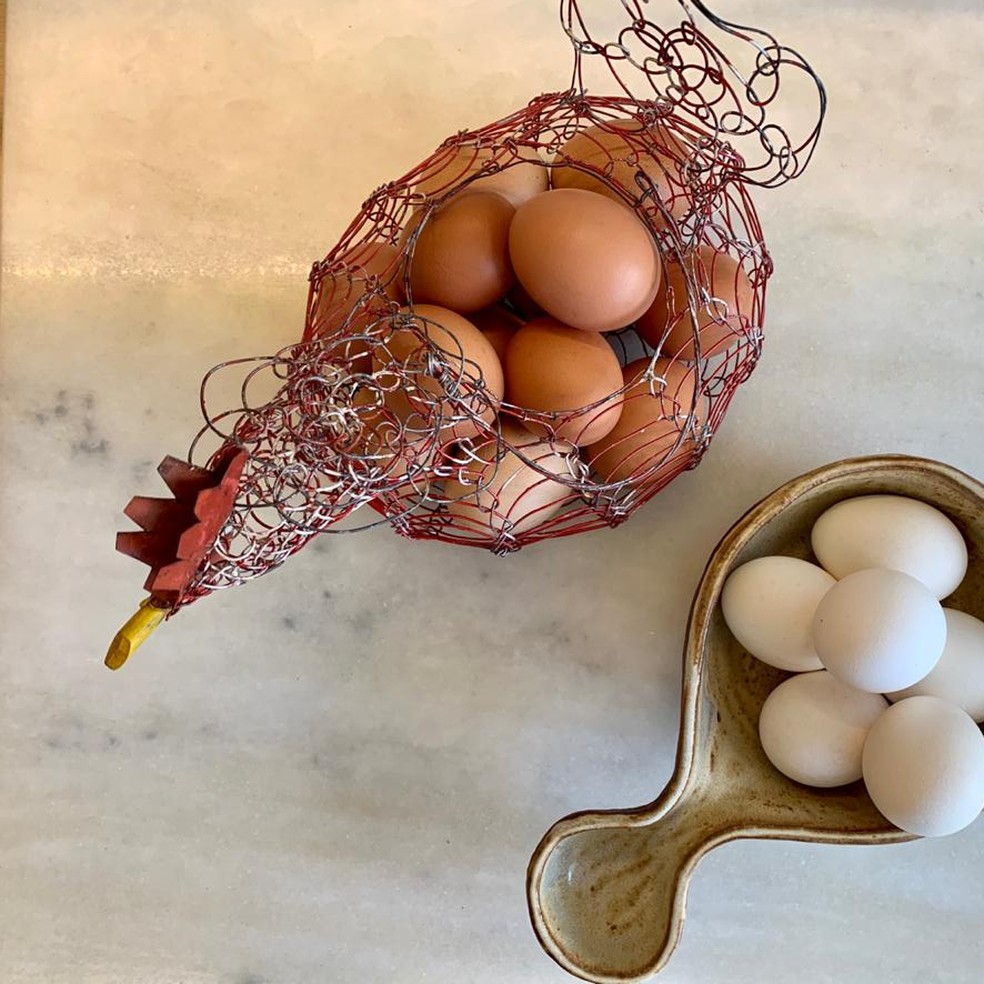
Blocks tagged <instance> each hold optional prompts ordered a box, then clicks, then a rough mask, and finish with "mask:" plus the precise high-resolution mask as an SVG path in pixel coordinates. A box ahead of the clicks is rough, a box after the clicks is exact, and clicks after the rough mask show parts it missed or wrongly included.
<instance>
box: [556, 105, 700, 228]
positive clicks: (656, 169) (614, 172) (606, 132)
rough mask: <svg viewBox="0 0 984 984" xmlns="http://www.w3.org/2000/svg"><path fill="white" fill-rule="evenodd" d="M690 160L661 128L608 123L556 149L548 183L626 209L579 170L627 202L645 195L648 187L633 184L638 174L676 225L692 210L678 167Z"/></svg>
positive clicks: (658, 125)
mask: <svg viewBox="0 0 984 984" xmlns="http://www.w3.org/2000/svg"><path fill="white" fill-rule="evenodd" d="M689 157H690V150H689V148H688V147H687V146H686V144H684V143H683V141H681V140H680V139H679V138H678V137H677V136H675V135H674V134H673V132H672V131H671V130H670V129H669V128H668V127H667V126H666V125H665V124H662V123H654V124H652V125H650V126H648V127H647V126H645V125H643V124H642V123H641V122H639V121H638V120H629V119H622V120H607V121H605V123H603V124H598V125H596V126H589V127H587V128H586V129H584V130H582V131H581V132H580V133H577V134H575V135H574V136H573V137H571V139H570V140H568V141H567V142H566V143H565V144H564V145H563V146H562V147H561V148H560V151H559V152H558V153H557V156H556V157H554V159H553V162H552V164H553V167H552V168H551V179H550V180H551V184H552V185H553V187H554V188H579V189H582V190H584V191H590V192H594V193H595V194H598V195H605V196H606V197H608V198H611V199H614V200H615V201H617V202H619V203H624V202H625V201H626V199H625V197H623V195H622V194H620V193H619V191H617V190H615V189H614V188H613V187H612V186H611V185H610V184H608V182H606V180H605V178H604V177H601V176H599V175H597V174H593V173H591V172H589V171H586V170H582V169H581V168H579V167H578V166H577V165H579V164H580V165H586V166H588V167H591V168H595V169H597V170H598V171H600V172H604V174H605V176H606V177H609V178H611V179H612V180H613V181H614V182H616V184H618V185H619V186H620V187H621V188H622V189H624V193H625V194H626V195H627V196H628V199H629V200H630V201H633V200H638V199H640V198H641V197H642V196H643V195H647V196H648V195H649V188H648V186H647V185H641V184H640V183H639V180H638V178H637V175H639V174H640V173H641V174H642V175H644V176H645V177H647V178H648V179H649V180H650V181H651V182H652V186H653V190H654V193H655V196H656V198H657V199H658V201H659V202H660V203H662V205H663V206H664V207H665V208H666V209H667V210H668V211H669V213H670V215H672V216H673V217H674V218H675V219H678V220H679V219H682V218H684V216H686V215H687V214H688V213H689V212H690V210H691V208H692V202H691V199H690V196H689V195H688V192H687V187H686V185H685V184H684V182H683V181H682V180H681V177H680V163H679V162H683V161H686V160H687V159H688V158H689Z"/></svg>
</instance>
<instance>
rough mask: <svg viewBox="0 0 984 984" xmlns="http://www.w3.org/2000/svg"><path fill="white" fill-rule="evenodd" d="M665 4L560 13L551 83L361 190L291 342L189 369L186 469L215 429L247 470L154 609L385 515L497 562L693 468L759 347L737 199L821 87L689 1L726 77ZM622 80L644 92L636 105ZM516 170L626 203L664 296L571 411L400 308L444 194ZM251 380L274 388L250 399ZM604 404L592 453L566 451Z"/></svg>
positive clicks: (617, 510) (787, 174) (519, 299)
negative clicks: (198, 394) (733, 48)
mask: <svg viewBox="0 0 984 984" xmlns="http://www.w3.org/2000/svg"><path fill="white" fill-rule="evenodd" d="M681 4H682V5H683V6H684V10H685V13H686V16H685V19H684V20H683V22H682V23H681V24H680V25H677V26H674V27H673V28H671V29H669V30H664V29H662V28H659V27H658V26H657V25H655V24H654V23H652V22H650V21H648V20H647V19H646V18H645V17H644V16H643V12H642V4H641V3H633V2H623V7H624V8H625V10H626V12H627V14H628V15H629V23H628V24H627V25H626V27H625V29H624V30H623V31H622V32H621V33H620V35H619V37H618V38H617V39H616V40H615V41H611V42H601V41H597V40H595V39H594V38H593V37H592V36H591V34H590V32H589V30H588V27H587V26H586V23H585V20H584V18H583V16H582V13H581V10H580V7H581V6H582V4H579V3H577V2H576V0H565V2H562V3H561V23H562V26H563V27H564V30H565V31H566V33H567V34H568V37H569V38H570V40H571V42H572V44H573V46H574V50H575V63H574V73H573V77H572V82H571V85H570V87H569V88H568V89H566V90H564V91H562V92H556V93H550V94H546V95H541V96H538V97H537V98H535V99H533V100H532V101H531V102H530V103H529V104H528V105H527V106H525V107H523V108H522V109H521V110H519V111H518V112H515V113H513V114H511V115H510V116H507V117H505V118H504V119H501V120H498V121H496V122H494V123H490V124H489V125H488V126H485V127H483V128H481V129H479V130H475V131H468V132H460V133H458V134H455V135H454V136H453V137H451V138H449V139H448V140H446V141H445V142H444V143H443V144H442V145H441V146H440V147H439V148H438V149H437V151H435V153H434V154H432V155H431V156H430V157H428V158H427V159H426V160H424V161H423V162H421V163H420V164H419V165H418V166H417V167H415V168H414V169H413V170H412V171H410V172H408V173H407V174H405V175H403V176H402V177H400V178H397V179H396V180H394V181H391V182H389V183H388V184H386V185H384V186H383V187H381V188H379V189H377V190H376V191H375V192H374V193H373V194H372V195H371V196H370V197H369V198H368V200H367V201H366V202H365V204H364V205H363V206H362V208H361V210H360V211H359V214H358V215H357V216H356V218H355V219H354V221H353V222H352V223H351V225H350V226H349V227H348V229H347V230H346V231H345V232H344V234H343V235H342V237H341V238H340V240H339V241H338V243H337V244H336V245H335V246H334V247H333V248H332V249H331V251H330V252H329V253H328V255H327V256H326V257H325V258H324V259H323V260H322V261H320V262H318V263H315V264H314V267H313V269H312V271H311V276H310V291H309V299H308V305H307V315H306V322H305V327H304V333H303V336H302V338H301V340H300V342H299V343H297V344H295V345H292V346H290V347H288V348H287V349H285V350H283V351H282V352H280V353H278V354H277V355H275V356H272V357H264V358H257V359H244V360H238V361H236V362H233V363H224V364H222V365H220V366H217V367H216V368H215V369H213V370H212V371H211V372H210V373H209V374H208V375H207V376H206V377H205V380H204V381H203V384H202V410H203V413H204V416H205V419H206V421H207V423H206V426H205V427H204V428H203V431H202V432H201V433H200V434H199V436H198V438H196V441H195V444H194V445H193V447H192V455H191V456H190V457H194V454H195V451H196V448H197V447H198V445H199V441H200V440H201V438H203V437H204V436H206V435H208V434H212V435H218V436H219V437H220V438H221V447H220V449H219V451H218V452H216V454H218V455H227V454H228V453H229V451H228V449H229V448H233V447H234V448H238V449H242V450H244V451H245V452H246V453H247V458H246V461H245V464H244V467H243V470H242V475H241V478H240V484H239V489H238V493H237V495H236V500H235V503H234V505H233V508H232V511H231V514H230V516H229V518H228V520H227V521H226V523H225V525H224V526H223V528H222V530H221V531H220V532H219V534H218V536H217V538H216V541H215V544H214V547H213V549H212V551H211V553H210V555H209V556H208V558H207V559H206V560H205V561H204V562H203V563H202V564H201V566H200V568H199V569H198V571H197V572H196V573H195V575H194V577H193V578H191V579H190V581H189V583H188V585H187V587H186V590H185V591H184V592H183V593H182V595H181V597H180V598H179V599H178V601H177V603H176V604H175V606H174V607H175V608H177V607H180V606H181V605H183V604H187V603H188V602H190V601H192V600H194V599H195V598H197V597H200V596H202V595H205V594H207V593H209V592H211V591H212V590H215V589H217V588H222V587H227V586H231V585H235V584H239V583H241V582H243V581H246V580H248V579H251V578H253V577H256V576H259V575H262V574H264V573H266V572H267V571H269V570H271V569H272V568H274V567H276V566H278V565H279V564H281V563H282V562H283V561H284V560H285V559H286V558H287V557H289V556H290V555H291V554H293V553H294V552H296V551H297V550H299V549H300V548H301V547H302V546H303V545H304V544H305V543H306V542H307V541H308V540H309V539H311V537H313V536H315V535H317V534H319V533H322V532H327V531H341V530H343V529H344V531H346V532H349V531H351V530H352V529H353V528H365V527H366V526H370V525H375V524H377V523H380V522H386V523H389V524H390V525H392V526H393V527H394V529H396V530H397V531H398V532H399V533H401V534H403V535H405V536H408V537H411V538H428V539H439V540H444V541H447V542H451V543H458V544H463V545H470V546H481V547H484V548H488V549H491V550H493V551H495V552H497V553H506V552H510V551H513V550H516V549H518V548H520V547H521V546H523V545H525V544H529V543H534V542H537V541H540V540H544V539H548V538H552V537H556V536H564V535H569V534H573V533H579V532H583V531H585V530H591V529H596V528H598V527H602V526H615V525H617V524H618V523H620V522H622V521H624V520H625V519H626V518H627V517H628V516H629V515H631V514H632V513H633V512H634V511H635V510H636V509H637V508H639V507H640V506H641V505H642V504H643V503H644V502H646V501H647V500H648V499H650V498H651V497H652V496H653V495H655V494H656V493H657V492H658V491H659V490H660V489H662V488H663V487H665V486H666V484H667V483H668V482H670V481H672V479H673V478H674V477H676V476H677V475H678V474H680V473H681V472H682V471H684V470H686V469H689V468H693V467H694V466H696V465H697V463H698V462H699V461H700V459H701V457H702V455H703V454H704V452H705V451H706V449H707V446H708V444H709V442H710V440H711V437H712V436H713V434H714V432H715V430H716V428H717V427H718V425H719V424H720V422H721V420H722V418H723V416H724V414H725V412H726V410H727V407H728V404H729V403H730V401H731V398H732V396H733V395H734V392H735V390H736V389H737V387H738V386H739V385H740V384H741V383H742V382H743V381H744V380H745V379H747V378H748V376H749V374H750V373H751V371H752V370H753V368H754V366H755V364H756V362H757V360H758V357H759V354H760V351H761V346H762V325H763V323H764V317H765V288H766V282H767V280H768V278H769V276H770V274H771V272H772V262H771V259H770V257H769V253H768V251H767V249H766V246H765V243H764V241H763V238H762V231H761V229H760V227H759V223H758V218H757V216H756V213H755V209H754V207H753V204H752V201H751V199H750V197H749V186H752V185H760V186H770V187H771V186H776V185H778V184H781V183H783V182H784V181H786V180H788V179H790V178H792V177H794V176H796V175H797V174H798V173H800V171H802V169H803V167H805V166H806V163H807V162H808V160H809V157H810V154H811V153H812V150H813V146H814V144H815V142H816V140H817V137H818V135H819V129H820V122H821V120H822V116H823V111H824V94H823V88H822V86H821V84H820V82H819V80H818V79H817V78H816V76H815V75H814V74H813V72H812V70H811V69H810V68H809V66H808V65H807V64H806V62H805V61H804V60H803V59H802V58H801V57H800V56H799V55H797V54H796V53H795V52H794V51H792V50H791V49H789V48H786V47H783V46H781V45H779V44H778V43H777V42H776V41H775V40H774V39H773V38H771V36H769V35H767V34H765V33H764V32H760V31H755V30H752V29H748V28H736V27H735V26H734V25H731V24H728V23H726V22H724V21H721V20H720V19H718V18H716V17H715V16H714V15H712V14H710V13H709V12H708V11H707V10H706V8H704V6H703V4H701V3H692V4H690V5H689V7H693V8H696V9H697V10H698V11H700V12H701V13H702V14H703V15H704V16H705V17H706V18H707V19H709V21H710V22H711V23H712V24H713V25H714V26H715V27H716V28H717V29H719V30H721V31H723V32H725V34H726V35H728V36H729V38H731V39H732V40H737V41H740V42H741V43H742V44H743V45H744V46H745V47H746V48H747V50H748V52H749V55H750V59H751V67H750V69H749V70H748V71H747V72H746V73H745V74H741V72H740V71H739V69H738V68H737V67H735V66H734V65H732V63H731V62H729V61H728V59H727V58H725V56H724V54H723V52H722V51H721V49H720V48H718V47H716V46H715V45H714V44H713V43H712V42H711V41H710V40H709V39H708V37H707V36H706V35H705V34H703V33H702V32H701V31H700V30H699V29H698V27H697V25H696V22H695V20H694V18H693V15H692V14H691V12H690V9H689V7H688V6H687V5H686V4H683V2H682V0H681ZM583 5H584V6H587V4H583ZM589 57H595V58H596V59H602V60H603V62H604V63H605V64H606V65H607V67H608V68H609V69H610V70H611V74H612V77H613V78H614V80H615V82H616V83H617V86H618V87H619V88H620V89H621V90H622V92H623V93H624V94H623V95H614V96H595V95H589V94H588V93H587V92H586V91H585V88H584V81H583V76H582V69H583V66H584V64H585V60H586V59H587V58H589ZM791 73H797V74H799V75H801V76H802V77H805V78H807V79H808V80H809V81H810V82H811V84H812V85H814V86H815V90H814V91H815V93H816V95H817V98H818V110H817V113H816V118H815V120H814V119H811V125H812V129H811V130H810V132H809V133H808V134H807V136H806V137H805V138H803V139H802V140H800V141H799V142H798V143H796V142H794V140H793V139H792V138H791V137H790V136H788V135H787V134H786V133H785V132H784V131H783V130H781V129H780V128H779V127H778V126H776V125H775V124H772V123H770V122H768V119H767V108H768V107H769V105H770V103H772V101H773V100H774V99H775V98H776V96H777V95H778V92H779V83H780V79H781V77H784V76H785V75H788V74H791ZM639 86H641V87H642V88H643V89H644V94H643V95H641V96H637V95H634V94H633V88H634V87H636V88H637V87H639ZM572 141H573V142H572ZM512 169H524V170H523V171H522V172H520V171H517V172H516V173H515V174H510V172H511V171H512ZM521 173H522V174H523V175H524V179H525V180H528V181H529V182H531V183H532V184H534V185H536V184H537V182H540V184H541V186H542V187H546V183H547V182H546V176H547V175H549V180H550V182H551V184H552V185H553V186H555V187H556V186H558V185H561V184H566V185H567V186H572V185H573V186H580V187H593V189H594V190H596V191H599V192H601V193H605V194H608V195H609V196H610V197H615V198H616V199H617V200H619V201H622V202H624V203H625V204H627V205H629V206H630V207H631V208H632V209H633V211H634V213H635V215H636V216H637V217H638V219H639V220H640V221H641V222H642V223H643V224H644V226H645V229H646V230H647V231H648V234H649V236H650V237H651V239H652V241H653V243H654V244H655V245H656V247H657V249H658V251H659V254H660V256H661V257H662V263H663V271H664V273H663V282H664V287H663V288H661V289H662V291H663V293H662V294H661V295H660V297H661V301H659V302H657V303H656V304H655V305H654V306H653V308H652V309H651V310H650V311H649V312H648V313H647V314H646V315H645V316H643V317H642V318H640V319H638V320H637V321H636V322H634V323H633V324H631V325H627V326H626V327H624V328H623V329H622V330H620V331H616V332H612V333H608V334H606V335H600V336H599V337H600V338H603V339H606V340H607V342H608V344H609V345H610V347H611V349H612V351H613V352H614V353H615V355H616V356H617V359H618V362H619V365H620V366H621V367H622V385H621V386H620V387H616V388H615V389H614V390H612V391H611V392H609V393H606V394H605V395H604V397H603V398H601V399H599V400H597V401H595V402H594V403H592V404H589V405H588V406H585V407H571V408H569V409H565V410H563V411H555V412H540V411H534V410H531V409H529V408H528V407H524V406H520V405H518V404H514V403H509V402H507V401H506V400H505V399H500V394H501V383H500V382H499V381H498V377H497V378H496V379H492V378H491V377H492V376H496V374H497V372H498V370H495V367H492V369H490V367H489V365H488V364H487V363H485V364H480V361H479V360H476V359H475V358H474V357H473V353H472V351H471V350H470V349H468V346H467V345H465V344H463V342H462V341H461V340H460V339H459V337H458V336H459V335H460V336H461V338H464V335H463V333H462V332H458V334H457V335H456V334H455V332H454V331H453V330H450V331H449V330H446V329H445V328H444V327H443V324H442V319H437V320H435V318H434V317H432V316H431V315H430V313H431V311H432V309H430V308H425V307H419V305H415V301H414V288H413V284H412V283H411V276H410V270H411V268H412V261H413V257H414V255H415V249H416V247H417V244H418V242H419V240H420V236H421V235H422V234H423V232H424V230H426V229H427V226H428V224H429V222H431V221H432V219H433V217H434V216H435V215H436V214H438V213H439V212H440V210H441V209H442V208H444V207H446V206H448V204H449V203H450V202H453V201H455V200H460V199H455V196H458V195H460V194H461V192H462V191H463V190H464V189H466V188H468V189H469V190H472V191H474V190H478V189H482V188H484V189H485V190H501V187H500V186H501V184H502V182H503V181H504V177H505V176H509V177H510V178H517V177H518V175H519V174H521ZM478 182H482V184H477V183H478ZM472 186H474V187H472ZM529 305H530V298H529V297H528V296H527V295H525V294H524V293H523V292H522V291H521V290H520V291H518V292H517V291H515V290H514V291H511V292H510V293H509V294H508V295H507V296H506V298H505V299H504V304H503V308H502V309H500V315H499V319H500V320H501V319H502V318H506V319H507V320H508V319H509V318H514V319H515V323H517V324H518V323H521V322H522V321H523V320H524V319H525V318H526V317H527V316H528V315H530V314H534V313H535V311H531V310H530V306H529ZM502 310H507V311H508V312H509V313H507V314H502V313H501V311H502ZM464 317H465V318H469V317H474V318H475V320H476V321H479V322H480V321H481V317H482V316H481V315H471V314H465V315H464ZM230 372H233V373H237V374H241V375H242V384H241V400H240V404H239V405H238V406H235V407H232V408H230V409H226V410H221V411H216V410H214V409H213V408H212V407H211V405H210V402H209V390H210V386H211V384H212V383H213V381H214V378H215V376H216V375H217V374H225V373H230ZM262 377H267V379H268V380H270V379H272V380H273V382H274V384H275V390H276V392H275V395H274V396H273V398H272V399H264V400H260V401H255V402H254V401H251V399H250V393H251V390H252V389H254V388H255V387H254V384H255V383H256V382H257V381H258V380H260V379H261V378H262ZM497 387H499V389H498V390H497ZM619 403H620V405H621V409H620V411H618V407H617V404H619ZM613 404H615V405H616V407H615V410H614V411H613V409H612V407H613ZM615 412H618V414H619V415H618V422H617V423H616V425H615V429H614V430H613V431H611V433H610V434H609V436H608V437H607V438H606V439H605V440H604V441H602V442H601V443H600V444H592V445H589V446H587V447H578V446H577V445H576V444H574V443H571V440H569V439H568V438H571V437H573V438H574V439H575V440H576V439H577V434H578V433H584V428H585V427H587V426H588V425H589V424H591V423H592V422H593V421H597V420H598V418H599V417H601V416H602V415H604V414H613V413H615ZM216 460H220V459H216V458H215V456H213V457H212V458H211V459H210V463H214V462H215V461H216ZM366 505H370V506H372V508H373V510H375V515H374V514H373V513H368V514H367V513H366V511H365V510H363V511H362V512H361V513H359V518H360V519H365V521H364V522H361V523H359V524H357V525H356V526H355V527H353V526H352V524H351V523H347V524H344V525H339V524H340V522H341V521H342V520H344V519H346V518H348V517H351V516H352V515H353V514H354V513H355V512H356V510H358V509H359V508H360V507H363V506H366ZM367 517H368V518H367Z"/></svg>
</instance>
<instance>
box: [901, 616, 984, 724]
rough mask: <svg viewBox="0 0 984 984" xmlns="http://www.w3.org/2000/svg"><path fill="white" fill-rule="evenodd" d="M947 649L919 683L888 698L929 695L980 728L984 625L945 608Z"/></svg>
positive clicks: (983, 697)
mask: <svg viewBox="0 0 984 984" xmlns="http://www.w3.org/2000/svg"><path fill="white" fill-rule="evenodd" d="M943 615H944V617H945V618H946V645H944V647H943V655H942V656H941V657H940V661H939V662H938V663H937V664H936V666H934V667H933V669H932V670H930V672H929V674H928V676H925V677H923V678H922V680H920V681H919V682H918V683H916V684H913V685H912V686H911V687H907V688H906V689H905V690H898V691H895V692H893V693H890V694H888V699H889V700H891V701H899V700H904V699H905V698H906V697H915V696H917V695H920V694H928V695H930V696H933V697H942V698H943V699H944V700H948V701H950V703H952V704H956V705H957V706H958V707H961V708H963V710H965V711H966V712H967V713H968V714H969V715H970V716H971V717H972V718H973V719H974V720H975V721H976V722H977V723H978V724H980V723H981V722H984V622H982V621H981V620H980V619H978V618H974V616H973V615H968V614H966V613H965V612H958V611H956V610H955V609H953V608H944V609H943Z"/></svg>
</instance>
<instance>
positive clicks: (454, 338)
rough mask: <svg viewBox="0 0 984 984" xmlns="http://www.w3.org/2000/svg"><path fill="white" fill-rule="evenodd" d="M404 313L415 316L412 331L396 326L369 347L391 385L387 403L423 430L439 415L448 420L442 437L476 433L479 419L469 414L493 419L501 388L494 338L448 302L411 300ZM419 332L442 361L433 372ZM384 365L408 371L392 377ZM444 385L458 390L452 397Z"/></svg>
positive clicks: (378, 370) (379, 373)
mask: <svg viewBox="0 0 984 984" xmlns="http://www.w3.org/2000/svg"><path fill="white" fill-rule="evenodd" d="M402 313H403V314H409V315H412V316H413V324H414V328H415V329H416V331H414V330H413V329H411V328H399V329H397V330H396V331H395V332H393V334H392V336H390V338H389V339H387V341H386V344H385V345H383V346H380V347H377V348H376V349H375V350H374V351H373V368H374V369H375V370H376V373H377V376H378V378H379V382H380V384H381V385H382V386H383V387H385V388H387V389H391V391H390V392H389V393H388V395H387V398H386V403H387V406H388V407H389V408H390V410H391V411H392V412H393V413H394V414H395V415H396V416H397V417H398V418H399V419H400V420H402V421H404V423H405V424H407V425H408V426H410V427H412V428H414V429H416V430H421V431H425V430H426V429H427V428H429V427H431V426H433V425H434V424H435V423H437V420H436V417H437V415H438V414H439V415H441V417H442V418H443V419H444V420H445V421H446V422H445V423H442V424H441V426H440V437H441V440H442V441H450V440H452V439H453V438H465V437H470V436H472V435H474V434H478V433H480V432H481V431H482V430H483V426H482V424H481V423H479V422H478V420H475V419H471V417H469V414H471V415H473V416H475V417H477V418H480V420H482V421H485V422H486V423H491V421H492V420H494V418H495V413H496V410H497V409H498V406H499V403H500V402H501V400H502V395H503V390H504V382H503V373H502V363H501V362H500V361H499V357H498V356H497V355H496V354H495V349H494V348H493V347H492V343H491V342H490V341H489V340H488V339H487V338H486V337H485V336H484V335H483V334H482V333H481V332H480V331H479V330H478V329H477V328H476V327H475V326H474V325H473V324H472V323H471V322H470V321H468V320H467V319H465V318H463V317H462V316H461V315H460V314H456V313H455V312H454V311H449V310H447V309H446V308H442V307H437V306H435V305H433V304H415V305H414V306H413V307H412V308H409V307H408V308H403V309H402ZM417 332H420V333H423V334H424V335H425V336H426V337H427V339H428V340H429V341H430V342H431V343H432V344H433V345H435V346H436V347H437V348H438V349H439V350H440V352H441V353H442V361H443V362H444V363H445V366H444V367H437V375H435V374H434V367H431V366H430V364H429V363H430V361H431V360H429V359H428V348H427V346H426V345H425V344H424V342H423V340H422V339H421V338H420V337H419V335H418V334H417ZM388 366H400V367H405V368H406V369H407V370H410V372H409V373H407V374H406V375H402V374H401V376H400V377H399V378H397V379H394V378H393V377H391V376H390V374H388V373H387V372H386V368H387V367H388ZM442 369H443V370H444V371H443V372H442V371H441V370H442ZM441 376H446V377H447V378H446V379H442V378H440V377H441ZM446 386H449V387H454V388H455V389H456V390H457V392H456V394H454V395H455V396H456V399H452V398H450V397H449V394H448V392H447V390H446Z"/></svg>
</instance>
